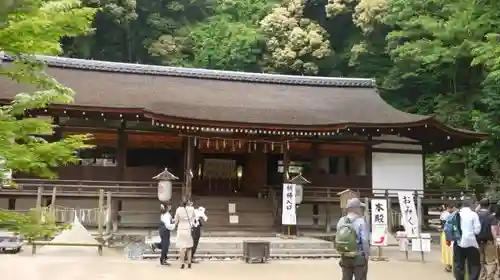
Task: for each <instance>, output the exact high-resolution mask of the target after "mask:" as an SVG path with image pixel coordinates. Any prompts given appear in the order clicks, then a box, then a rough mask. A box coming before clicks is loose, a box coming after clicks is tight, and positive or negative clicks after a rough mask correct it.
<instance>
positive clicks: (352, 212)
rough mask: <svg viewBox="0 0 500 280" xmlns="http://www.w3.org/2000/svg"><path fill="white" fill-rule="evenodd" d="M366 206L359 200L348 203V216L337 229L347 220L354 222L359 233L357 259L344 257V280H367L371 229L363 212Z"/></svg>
mask: <svg viewBox="0 0 500 280" xmlns="http://www.w3.org/2000/svg"><path fill="white" fill-rule="evenodd" d="M365 208H366V205H365V204H364V203H361V201H360V200H359V199H358V198H351V199H349V200H348V201H347V215H345V216H344V217H342V218H340V220H339V222H338V223H337V228H340V227H341V226H342V225H343V224H345V222H346V219H349V220H350V221H352V227H353V229H354V230H355V231H356V233H357V238H358V241H357V243H358V252H359V254H358V255H357V256H355V257H346V256H342V257H341V258H340V263H339V264H340V267H341V268H342V280H352V279H353V277H354V279H355V280H366V276H367V274H368V259H369V257H370V229H369V228H368V225H367V224H366V221H365V218H364V216H363V211H364V210H365Z"/></svg>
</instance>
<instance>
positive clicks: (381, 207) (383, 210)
mask: <svg viewBox="0 0 500 280" xmlns="http://www.w3.org/2000/svg"><path fill="white" fill-rule="evenodd" d="M371 214H372V226H371V227H372V238H371V240H372V245H374V246H387V219H388V218H389V217H388V215H387V200H386V199H372V200H371Z"/></svg>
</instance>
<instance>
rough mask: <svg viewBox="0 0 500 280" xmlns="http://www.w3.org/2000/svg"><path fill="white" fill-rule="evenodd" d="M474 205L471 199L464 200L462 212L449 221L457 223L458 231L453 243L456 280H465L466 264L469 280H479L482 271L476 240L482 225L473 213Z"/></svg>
mask: <svg viewBox="0 0 500 280" xmlns="http://www.w3.org/2000/svg"><path fill="white" fill-rule="evenodd" d="M472 205H473V203H472V200H471V199H469V198H464V200H463V202H462V207H461V208H460V210H458V211H457V213H455V214H454V215H452V216H450V218H449V219H448V221H449V222H450V223H454V221H456V227H457V229H458V231H457V232H458V235H457V236H456V238H457V240H456V241H455V242H453V267H454V274H455V279H456V280H465V271H466V270H465V265H466V263H467V268H468V274H469V275H468V276H469V277H468V279H469V280H478V279H479V273H480V271H481V261H480V256H479V244H478V242H477V239H476V235H478V234H479V233H480V232H481V223H480V221H479V216H478V214H477V213H476V212H474V211H472V209H471V207H472ZM448 221H447V223H448ZM445 227H446V225H445Z"/></svg>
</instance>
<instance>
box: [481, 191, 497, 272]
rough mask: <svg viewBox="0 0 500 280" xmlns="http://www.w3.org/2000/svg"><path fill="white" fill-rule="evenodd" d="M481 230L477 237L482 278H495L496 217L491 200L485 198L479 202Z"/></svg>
mask: <svg viewBox="0 0 500 280" xmlns="http://www.w3.org/2000/svg"><path fill="white" fill-rule="evenodd" d="M477 214H478V216H479V222H480V223H481V231H480V232H479V234H478V235H477V237H476V239H477V242H478V244H479V255H480V260H481V273H480V279H483V280H493V279H494V278H495V273H496V270H497V247H496V244H495V235H496V234H495V235H494V233H496V218H495V215H494V214H492V213H491V212H490V201H489V199H487V198H485V199H482V200H481V201H480V202H479V209H478V211H477Z"/></svg>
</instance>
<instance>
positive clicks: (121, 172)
mask: <svg viewBox="0 0 500 280" xmlns="http://www.w3.org/2000/svg"><path fill="white" fill-rule="evenodd" d="M126 128H127V122H126V121H123V122H122V123H121V125H120V128H119V129H118V143H117V145H118V146H117V153H116V161H117V162H116V167H117V169H118V172H117V178H116V179H117V180H118V181H123V180H125V167H126V166H127V141H128V137H127V132H126Z"/></svg>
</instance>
